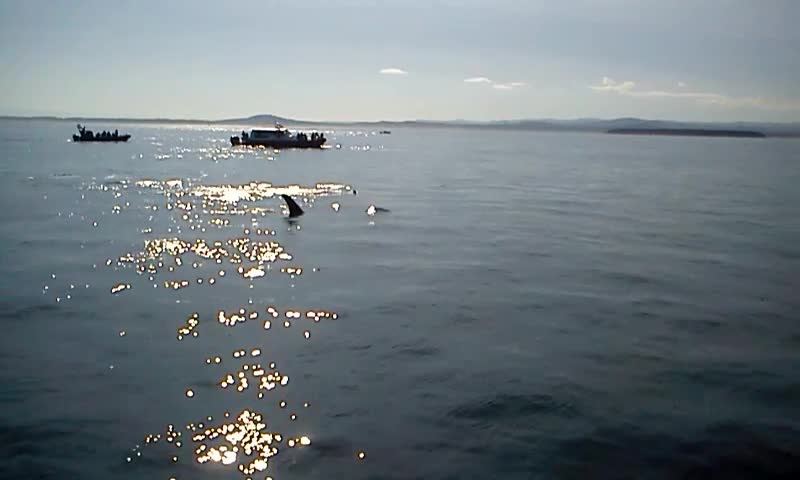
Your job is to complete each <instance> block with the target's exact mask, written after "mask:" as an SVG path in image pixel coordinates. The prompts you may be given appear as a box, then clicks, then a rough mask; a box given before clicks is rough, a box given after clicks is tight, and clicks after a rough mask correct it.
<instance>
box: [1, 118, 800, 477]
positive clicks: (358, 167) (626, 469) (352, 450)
mask: <svg viewBox="0 0 800 480" xmlns="http://www.w3.org/2000/svg"><path fill="white" fill-rule="evenodd" d="M91 127H92V126H90V128H91ZM101 127H109V125H104V126H101ZM110 127H111V128H112V129H113V128H119V129H120V130H121V131H127V132H130V133H132V134H133V139H132V140H131V142H129V143H127V144H119V145H100V144H97V145H84V144H72V143H69V142H67V139H68V138H69V137H70V135H71V134H72V133H73V132H72V129H73V125H71V124H69V123H60V122H12V121H4V122H0V158H1V159H2V160H1V161H0V199H2V206H3V208H2V210H1V211H0V242H1V243H0V244H1V245H2V262H0V292H2V310H1V313H0V321H1V322H2V324H1V325H0V329H1V331H2V335H0V342H1V344H2V350H0V361H1V362H2V364H0V366H2V368H0V375H1V376H2V377H0V378H1V379H2V387H0V402H2V404H1V406H2V408H0V444H2V445H3V446H4V460H3V461H2V462H1V463H0V477H3V478H59V479H62V478H81V479H100V478H123V479H125V478H130V479H140V478H161V479H165V480H166V479H168V478H171V477H175V478H179V479H180V478H182V479H239V478H246V477H247V476H251V477H252V478H258V479H263V478H265V477H267V476H272V477H274V478H275V479H276V480H289V479H300V478H302V479H330V478H348V479H366V478H375V479H378V478H389V479H405V478H426V479H439V478H441V479H445V478H447V479H456V478H500V477H503V478H580V479H585V478H676V477H692V478H695V477H696V478H709V477H716V478H768V477H780V476H785V477H786V478H798V477H797V476H796V475H798V473H800V318H798V311H800V295H799V294H798V292H800V188H798V185H800V142H798V141H792V140H779V139H766V140H750V139H713V138H653V137H620V136H605V135H602V134H566V133H559V134H548V133H534V132H502V131H490V130H460V129H434V130H424V129H410V128H409V129H396V130H394V131H393V132H392V134H391V135H375V134H374V132H372V131H371V130H363V131H357V130H355V129H354V130H353V131H348V130H346V129H338V130H336V131H330V133H328V135H327V136H328V137H329V138H330V143H331V144H334V145H335V144H337V143H338V144H340V146H341V148H338V149H337V148H333V149H330V150H325V151H282V152H277V153H273V152H270V151H267V150H232V149H230V148H229V146H228V142H227V138H228V137H229V136H230V135H232V134H234V133H235V129H232V128H231V129H228V128H218V127H213V128H212V127H183V126H129V125H119V126H114V125H111V126H110ZM95 128H96V126H95ZM267 182H268V183H267ZM292 185H296V186H295V187H291V186H292ZM287 186H288V189H287V188H284V187H287ZM352 189H355V190H356V191H357V194H353V191H352ZM284 191H289V192H291V193H292V194H294V195H296V196H297V198H298V199H301V198H304V197H305V198H306V199H307V200H309V201H310V202H312V204H308V205H307V208H306V211H307V213H306V215H305V216H303V217H301V218H300V219H298V220H297V221H296V222H293V223H289V222H288V221H287V220H286V219H284V215H285V213H284V212H283V211H282V202H281V201H280V199H279V198H276V197H275V196H274V195H275V194H278V193H282V192H284ZM373 204H374V205H377V206H379V207H384V208H387V209H389V210H390V212H380V213H378V214H377V215H374V216H369V215H367V214H366V213H365V211H366V209H367V208H368V207H369V206H370V205H373ZM215 242H218V243H215ZM296 269H302V270H300V271H298V270H296ZM112 289H113V290H114V291H116V293H112ZM334 317H336V318H335V319H334ZM267 322H269V323H268V324H267ZM267 326H268V327H269V328H265V327H267ZM195 333H196V334H197V335H196V336H195V335H194V334H195ZM179 336H181V337H182V338H183V339H182V340H179V339H178V337H179ZM309 442H310V444H309V445H306V444H307V443H309ZM361 455H363V458H360V456H361ZM243 471H244V472H245V473H242V472H243ZM247 472H252V474H246V473H247Z"/></svg>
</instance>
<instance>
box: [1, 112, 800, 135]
mask: <svg viewBox="0 0 800 480" xmlns="http://www.w3.org/2000/svg"><path fill="white" fill-rule="evenodd" d="M0 119H6V120H52V121H68V122H73V123H78V122H80V123H94V124H97V123H151V124H155V123H160V124H190V125H252V126H271V125H274V124H276V123H280V124H282V125H285V126H287V127H290V126H313V125H331V126H348V125H352V126H356V125H361V126H367V125H368V126H373V127H377V128H391V127H414V126H419V127H426V128H437V127H450V128H453V127H458V128H483V129H486V128H490V129H506V130H535V131H551V132H608V131H609V130H619V129H639V130H641V129H651V130H656V129H666V130H726V131H739V130H741V131H756V132H763V133H764V134H765V135H766V136H769V137H800V122H791V123H776V122H680V121H671V120H648V119H642V118H630V117H624V118H614V119H600V118H577V119H570V120H561V119H549V118H548V119H520V120H494V121H485V122H483V121H471V120H451V121H438V120H405V121H373V122H337V121H314V120H298V119H293V118H287V117H280V116H277V115H271V114H260V115H253V116H250V117H244V118H228V119H223V120H198V119H169V118H92V117H15V116H0Z"/></svg>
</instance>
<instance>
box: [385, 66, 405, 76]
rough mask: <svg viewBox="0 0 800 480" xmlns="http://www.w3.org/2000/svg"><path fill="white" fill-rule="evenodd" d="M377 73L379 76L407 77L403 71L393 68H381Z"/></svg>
mask: <svg viewBox="0 0 800 480" xmlns="http://www.w3.org/2000/svg"><path fill="white" fill-rule="evenodd" d="M378 73H380V74H381V75H408V72H406V71H405V70H403V69H401V68H394V67H389V68H382V69H381V70H380V72H378Z"/></svg>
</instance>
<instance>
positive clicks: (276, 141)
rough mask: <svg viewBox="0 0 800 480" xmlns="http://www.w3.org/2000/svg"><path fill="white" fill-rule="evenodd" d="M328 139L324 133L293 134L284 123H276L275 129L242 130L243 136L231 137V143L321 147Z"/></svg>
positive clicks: (262, 145)
mask: <svg viewBox="0 0 800 480" xmlns="http://www.w3.org/2000/svg"><path fill="white" fill-rule="evenodd" d="M326 141H327V139H326V138H325V134H324V133H320V132H311V133H310V134H308V133H305V132H297V133H295V134H291V133H289V131H288V130H287V129H286V128H284V127H283V126H282V125H276V126H275V128H274V129H268V130H260V129H253V130H251V131H250V132H249V133H248V132H245V131H242V136H241V137H239V136H234V137H231V145H232V146H234V147H235V146H239V145H247V146H261V147H272V148H321V147H322V145H323V144H324V143H325V142H326Z"/></svg>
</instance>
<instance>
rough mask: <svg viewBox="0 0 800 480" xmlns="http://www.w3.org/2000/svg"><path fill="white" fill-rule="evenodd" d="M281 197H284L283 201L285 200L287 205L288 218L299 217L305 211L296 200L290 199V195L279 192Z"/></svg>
mask: <svg viewBox="0 0 800 480" xmlns="http://www.w3.org/2000/svg"><path fill="white" fill-rule="evenodd" d="M281 197H282V198H283V199H284V201H286V206H287V207H289V218H295V217H299V216H300V215H302V214H304V213H305V212H304V211H303V209H302V208H300V205H298V204H297V202H295V201H294V200H293V199H292V197H290V196H289V195H286V194H285V193H283V194H281Z"/></svg>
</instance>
